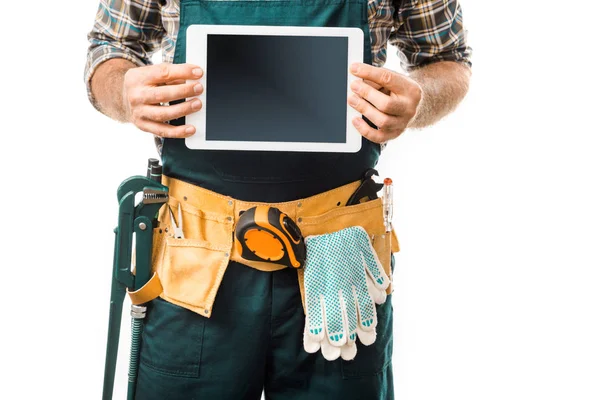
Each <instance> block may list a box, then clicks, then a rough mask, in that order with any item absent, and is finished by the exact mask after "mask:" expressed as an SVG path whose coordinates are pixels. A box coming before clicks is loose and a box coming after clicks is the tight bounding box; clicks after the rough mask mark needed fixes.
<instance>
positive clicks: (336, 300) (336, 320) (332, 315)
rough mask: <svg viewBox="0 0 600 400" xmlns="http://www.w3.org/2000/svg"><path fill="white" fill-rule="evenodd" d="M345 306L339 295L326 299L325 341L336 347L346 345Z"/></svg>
mask: <svg viewBox="0 0 600 400" xmlns="http://www.w3.org/2000/svg"><path fill="white" fill-rule="evenodd" d="M343 306H344V303H343V299H342V297H341V296H340V295H339V294H338V295H337V296H336V295H334V296H330V297H328V298H325V334H326V336H327V337H326V338H325V339H326V340H329V343H330V344H331V345H332V346H336V347H340V346H343V345H344V344H345V343H346V335H345V334H344V325H343V321H342V313H341V310H342V309H343Z"/></svg>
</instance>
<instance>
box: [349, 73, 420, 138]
mask: <svg viewBox="0 0 600 400" xmlns="http://www.w3.org/2000/svg"><path fill="white" fill-rule="evenodd" d="M350 72H351V73H352V75H354V76H356V77H358V78H362V79H357V80H355V81H353V82H352V83H351V84H350V88H351V89H352V91H353V92H354V93H353V94H351V95H350V96H349V97H348V104H349V105H350V106H351V107H352V108H354V109H355V110H357V111H358V112H360V113H361V114H362V115H364V116H365V117H366V118H368V119H369V120H370V121H371V122H372V123H373V124H375V125H376V126H377V127H378V128H379V129H373V128H371V127H370V126H369V125H368V124H367V123H366V122H365V121H364V120H363V119H362V118H360V117H356V118H354V119H353V120H352V123H353V124H354V126H355V127H356V129H357V130H358V131H359V132H360V134H361V135H363V136H364V137H366V138H367V139H369V140H370V141H372V142H375V143H385V142H387V141H388V140H391V139H395V138H397V137H398V136H400V134H401V133H402V132H404V130H405V129H406V127H407V126H408V124H409V123H410V122H411V120H412V119H413V118H414V117H415V115H416V114H417V109H418V107H419V103H420V102H421V98H422V94H423V90H422V89H421V86H419V84H418V83H417V82H415V81H414V80H412V79H411V78H409V77H407V76H405V75H402V74H400V73H397V72H394V71H391V70H389V69H386V68H381V67H374V66H372V65H368V64H363V63H354V64H352V66H351V67H350Z"/></svg>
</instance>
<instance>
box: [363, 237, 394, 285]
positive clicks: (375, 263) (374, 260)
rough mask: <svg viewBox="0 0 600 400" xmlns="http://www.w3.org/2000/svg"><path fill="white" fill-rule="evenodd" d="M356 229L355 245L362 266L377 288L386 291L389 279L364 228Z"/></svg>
mask: <svg viewBox="0 0 600 400" xmlns="http://www.w3.org/2000/svg"><path fill="white" fill-rule="evenodd" d="M356 228H357V229H356V236H355V237H356V243H357V246H358V248H359V249H360V252H361V255H362V259H363V264H364V266H365V268H366V269H367V272H368V273H369V275H370V276H371V279H373V282H374V283H375V284H376V285H377V287H379V288H380V289H386V288H387V287H388V286H389V285H390V279H389V277H388V276H387V274H386V273H385V271H384V269H383V266H382V265H381V262H380V261H379V257H377V253H376V252H375V249H374V248H373V244H372V243H371V238H370V237H369V234H368V233H367V231H365V229H364V228H362V227H359V226H357V227H356Z"/></svg>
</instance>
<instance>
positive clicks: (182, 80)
mask: <svg viewBox="0 0 600 400" xmlns="http://www.w3.org/2000/svg"><path fill="white" fill-rule="evenodd" d="M186 82H187V81H186V80H185V79H175V80H174V81H169V82H165V83H163V84H161V85H182V84H184V83H186Z"/></svg>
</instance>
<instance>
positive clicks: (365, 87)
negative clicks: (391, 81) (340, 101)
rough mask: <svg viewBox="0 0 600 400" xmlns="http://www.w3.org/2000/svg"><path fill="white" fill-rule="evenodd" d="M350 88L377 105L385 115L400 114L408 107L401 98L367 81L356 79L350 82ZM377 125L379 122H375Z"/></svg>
mask: <svg viewBox="0 0 600 400" xmlns="http://www.w3.org/2000/svg"><path fill="white" fill-rule="evenodd" d="M350 89H351V90H352V91H353V92H354V93H355V94H356V95H357V96H359V97H360V98H362V99H364V100H366V101H367V102H369V103H371V104H372V105H373V106H375V108H376V109H377V110H379V111H381V112H382V113H383V114H384V115H385V114H388V115H394V116H399V115H402V112H403V111H404V109H405V108H406V104H405V102H403V101H402V100H401V99H400V98H398V97H396V96H394V97H391V96H388V95H387V94H385V93H382V92H381V91H379V90H378V89H377V88H374V87H373V86H371V85H369V84H368V83H366V82H363V81H360V80H355V81H354V82H352V83H351V84H350ZM369 119H370V118H369ZM375 125H377V123H375Z"/></svg>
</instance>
